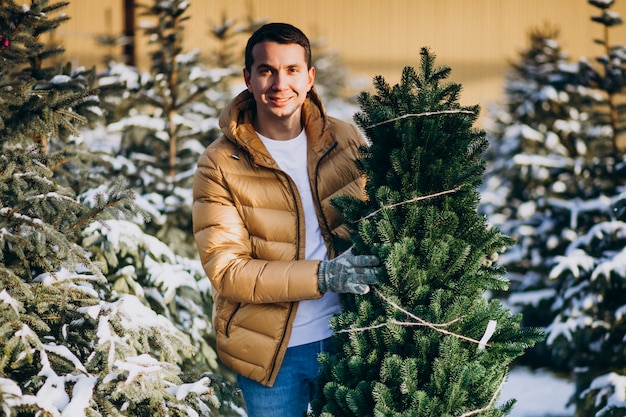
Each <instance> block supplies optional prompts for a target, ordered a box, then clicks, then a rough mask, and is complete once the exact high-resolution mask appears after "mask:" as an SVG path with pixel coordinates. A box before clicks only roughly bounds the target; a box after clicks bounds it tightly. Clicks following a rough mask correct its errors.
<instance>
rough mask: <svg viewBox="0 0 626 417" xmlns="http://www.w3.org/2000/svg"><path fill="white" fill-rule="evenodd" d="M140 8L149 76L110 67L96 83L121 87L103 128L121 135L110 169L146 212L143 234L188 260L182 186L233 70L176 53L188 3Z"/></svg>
mask: <svg viewBox="0 0 626 417" xmlns="http://www.w3.org/2000/svg"><path fill="white" fill-rule="evenodd" d="M142 7H143V13H142V14H141V18H142V19H143V20H142V21H141V22H140V27H141V29H142V30H143V31H144V33H145V35H146V37H147V39H148V45H147V47H148V49H149V50H150V58H151V60H150V68H149V71H148V72H147V73H142V72H141V71H139V70H138V69H137V68H133V67H128V66H125V65H123V64H119V63H113V62H111V63H110V64H109V67H108V68H107V71H105V73H104V74H101V78H100V85H101V86H107V85H115V84H119V83H120V82H123V83H125V84H126V86H127V90H126V91H125V94H124V95H123V96H122V97H120V99H119V100H118V102H117V108H116V109H115V112H114V114H113V117H112V118H111V119H110V120H109V124H108V126H107V132H108V134H109V135H111V136H112V137H114V138H116V139H117V138H120V137H121V139H120V140H119V142H118V143H116V144H114V146H113V147H114V152H115V159H114V160H113V161H112V164H113V165H114V167H115V172H119V173H121V174H123V175H124V176H125V177H126V178H128V180H129V182H130V185H131V187H132V188H133V189H134V190H135V191H136V193H137V194H138V199H140V200H144V201H146V203H147V204H148V205H149V206H150V207H151V208H152V210H153V212H152V213H150V215H151V216H152V218H151V221H150V222H149V223H147V224H146V231H148V232H149V233H150V234H153V235H155V236H156V237H158V238H159V239H160V240H162V241H164V242H167V243H168V244H169V245H170V247H172V248H176V251H177V253H179V254H181V255H186V256H188V257H193V256H194V254H195V251H196V249H195V245H194V244H193V239H192V236H191V212H190V210H191V185H190V184H191V182H190V181H191V177H192V174H193V172H194V170H195V164H196V162H197V160H198V158H199V155H200V154H201V153H202V151H204V148H205V147H206V146H207V145H208V144H209V143H210V142H211V141H212V140H213V139H214V138H215V135H216V133H217V123H216V119H217V117H218V116H219V110H220V109H221V107H222V106H223V105H224V103H225V102H226V101H227V100H228V99H229V98H230V97H231V96H232V94H231V93H230V92H229V91H224V88H222V87H219V86H220V83H224V81H225V80H227V79H229V78H232V76H233V73H234V72H235V69H234V68H232V67H229V68H209V67H207V66H205V65H202V64H201V63H200V54H199V52H198V51H185V50H184V49H183V39H184V34H185V23H186V21H187V20H188V19H189V10H188V9H189V7H190V2H189V1H184V0H173V1H169V2H163V1H156V0H155V1H153V2H152V4H151V5H146V6H142ZM239 73H240V72H239V71H237V74H239Z"/></svg>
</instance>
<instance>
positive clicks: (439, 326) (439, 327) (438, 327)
mask: <svg viewBox="0 0 626 417" xmlns="http://www.w3.org/2000/svg"><path fill="white" fill-rule="evenodd" d="M374 292H375V293H376V295H378V296H379V297H380V298H382V299H383V300H384V301H386V302H387V303H388V304H389V305H390V306H392V307H393V308H394V309H396V310H397V311H400V312H402V313H404V314H406V315H407V316H408V317H409V318H411V319H413V320H415V321H414V322H402V321H398V320H394V319H391V320H389V321H387V322H385V323H380V324H376V325H373V326H368V327H358V328H351V329H343V330H339V331H337V333H354V332H364V331H367V330H373V329H378V328H381V327H386V326H388V325H390V324H397V325H400V326H424V327H428V328H429V329H432V330H434V331H436V332H439V333H443V334H445V335H448V336H454V337H456V338H459V339H461V340H466V341H468V342H472V343H476V344H477V345H481V344H484V345H486V346H489V345H488V344H486V343H481V342H480V341H479V340H476V339H473V338H471V337H467V336H463V335H462V334H457V333H453V332H451V331H448V330H446V329H444V327H448V326H450V325H452V324H454V323H456V322H458V321H459V320H461V318H460V317H459V318H456V319H454V320H452V321H450V322H448V323H430V322H428V321H426V320H424V319H422V318H421V317H418V316H416V315H415V314H413V313H411V312H410V311H407V310H406V309H404V308H402V307H400V306H399V305H398V304H396V303H394V302H393V301H392V300H390V299H389V298H387V297H385V296H384V295H383V294H382V293H381V292H380V290H378V288H374Z"/></svg>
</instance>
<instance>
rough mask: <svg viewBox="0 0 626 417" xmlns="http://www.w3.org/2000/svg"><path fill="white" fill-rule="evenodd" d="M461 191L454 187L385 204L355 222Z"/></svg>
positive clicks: (458, 187)
mask: <svg viewBox="0 0 626 417" xmlns="http://www.w3.org/2000/svg"><path fill="white" fill-rule="evenodd" d="M460 189H461V186H460V185H458V186H456V187H454V188H453V189H451V190H446V191H440V192H438V193H434V194H429V195H420V196H417V197H413V198H410V199H408V200H405V201H400V202H399V203H393V204H387V205H385V206H382V207H381V208H379V209H378V210H374V211H373V212H371V213H370V214H368V215H367V216H364V217H361V218H360V219H359V220H357V223H358V222H361V221H363V220H366V219H369V218H370V217H374V216H375V215H377V214H378V213H380V212H381V211H383V210H385V209H390V208H394V207H398V206H402V205H404V204H409V203H415V202H417V201H421V200H427V199H429V198H435V197H441V196H442V195H446V194H452V193H456V192H457V191H459V190H460Z"/></svg>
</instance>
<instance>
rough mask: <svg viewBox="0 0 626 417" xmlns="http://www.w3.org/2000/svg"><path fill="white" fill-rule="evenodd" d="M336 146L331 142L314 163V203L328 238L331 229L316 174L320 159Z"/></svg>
mask: <svg viewBox="0 0 626 417" xmlns="http://www.w3.org/2000/svg"><path fill="white" fill-rule="evenodd" d="M336 147H337V142H335V143H334V144H333V146H331V147H330V148H328V150H327V151H326V152H324V153H323V154H322V156H321V157H320V159H319V160H318V161H317V164H316V165H315V200H316V203H317V208H318V211H319V213H320V217H321V218H322V219H323V220H324V228H325V229H326V234H327V236H328V237H329V238H332V236H331V230H330V226H329V225H328V220H327V219H326V216H325V215H324V209H323V207H322V199H321V198H320V195H319V187H318V182H319V175H318V173H319V168H320V164H321V163H322V160H323V159H324V158H326V156H328V154H330V153H331V152H332V151H333V150H334V149H335V148H336Z"/></svg>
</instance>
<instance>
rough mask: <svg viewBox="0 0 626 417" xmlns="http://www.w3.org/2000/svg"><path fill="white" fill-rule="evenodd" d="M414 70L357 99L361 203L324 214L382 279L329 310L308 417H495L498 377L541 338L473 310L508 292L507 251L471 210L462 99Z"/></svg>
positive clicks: (503, 312)
mask: <svg viewBox="0 0 626 417" xmlns="http://www.w3.org/2000/svg"><path fill="white" fill-rule="evenodd" d="M420 64H421V65H420V68H419V72H416V71H415V70H414V69H413V68H411V67H407V68H405V70H404V71H403V73H402V78H401V82H400V83H399V84H398V85H395V86H393V87H391V86H390V85H388V84H387V83H386V82H385V80H384V79H383V78H382V77H376V78H375V80H374V85H375V87H376V94H375V95H371V94H369V93H366V92H364V93H362V94H361V95H360V96H359V103H360V105H361V110H362V111H361V112H360V113H358V114H357V115H356V116H355V120H356V122H357V124H358V125H359V126H360V127H361V128H362V130H363V131H364V132H365V133H366V135H367V138H368V139H369V141H370V142H371V146H369V147H366V148H364V149H362V156H361V158H360V159H359V161H358V166H359V168H360V169H361V170H362V172H363V174H364V176H365V178H366V179H367V180H366V195H367V198H366V200H365V201H361V200H357V199H347V198H339V199H337V200H335V204H336V206H337V208H338V209H339V210H340V212H341V213H343V215H344V216H345V219H346V222H347V224H348V225H349V227H350V228H351V230H352V243H353V250H354V251H355V252H358V253H373V254H375V255H377V256H378V257H379V258H380V260H381V262H382V264H383V265H384V271H383V272H381V273H380V275H379V277H378V284H377V285H376V286H374V287H373V288H372V291H371V293H370V294H367V295H365V296H345V297H343V298H342V304H343V312H342V313H341V314H340V315H339V316H337V317H336V318H334V319H333V322H332V327H333V329H334V331H335V335H334V336H333V341H334V347H335V349H336V352H335V353H334V354H332V355H325V356H323V357H322V359H321V364H322V374H321V382H322V390H321V391H322V392H321V394H320V396H319V397H318V399H317V400H316V401H315V402H314V404H313V411H314V413H315V415H322V416H374V415H385V416H403V417H406V416H420V417H425V416H433V417H444V416H469V415H484V416H502V415H505V413H506V412H507V410H509V409H510V408H511V407H512V405H513V401H509V402H507V403H505V404H503V405H502V406H501V408H498V407H497V406H496V400H497V399H498V396H499V393H500V389H501V388H502V385H503V384H504V382H505V379H506V376H507V374H508V368H509V365H510V363H511V361H512V360H513V359H514V358H516V357H518V356H519V355H521V354H522V353H523V352H524V350H525V349H526V348H528V347H529V346H531V345H533V344H534V343H535V342H536V341H537V340H539V339H540V338H541V337H542V336H541V334H540V332H539V331H537V330H535V329H521V328H520V325H519V324H520V317H519V316H513V315H512V314H511V312H510V311H509V310H507V309H506V308H504V307H503V306H502V305H501V304H500V303H499V302H498V301H497V300H491V301H488V300H487V299H486V298H485V297H484V294H485V292H486V291H488V290H491V289H498V290H502V289H504V288H505V287H506V286H507V285H508V283H507V281H506V279H505V278H504V272H505V271H504V270H503V269H502V267H500V266H499V265H498V264H497V263H494V262H493V260H494V257H493V254H494V253H497V252H499V251H501V250H502V249H504V248H505V247H507V246H509V245H510V244H511V243H512V242H511V240H510V239H509V238H508V237H506V236H505V235H503V234H502V233H501V232H500V231H499V230H498V229H495V228H492V227H489V225H488V224H487V222H486V219H485V217H484V216H482V215H480V214H479V213H478V211H477V205H478V201H479V195H478V191H477V189H478V186H479V185H480V184H481V175H482V173H483V170H484V161H483V160H482V157H481V156H482V153H483V152H484V150H485V148H486V146H487V140H486V137H485V133H484V132H482V131H480V130H477V129H475V128H473V127H472V125H473V123H474V122H475V121H476V119H477V117H478V111H479V109H478V106H472V107H464V106H461V105H460V104H459V102H458V97H459V94H460V90H461V86H460V85H458V84H454V83H444V81H445V79H446V78H447V77H448V76H449V73H450V69H449V68H448V67H439V66H435V57H434V55H433V54H431V53H430V52H429V51H428V50H427V49H423V50H422V52H421V63H420Z"/></svg>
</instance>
